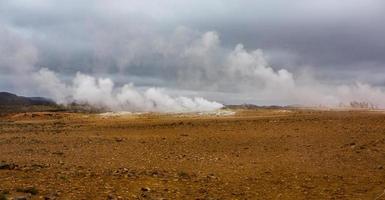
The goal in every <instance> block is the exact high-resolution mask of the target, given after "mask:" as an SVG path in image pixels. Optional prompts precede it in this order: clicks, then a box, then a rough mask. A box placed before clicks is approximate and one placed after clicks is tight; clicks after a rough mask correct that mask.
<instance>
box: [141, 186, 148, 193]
mask: <svg viewBox="0 0 385 200" xmlns="http://www.w3.org/2000/svg"><path fill="white" fill-rule="evenodd" d="M140 190H141V191H142V192H149V191H151V189H150V188H149V187H142V188H141V189H140Z"/></svg>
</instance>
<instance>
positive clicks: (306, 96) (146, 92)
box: [0, 0, 385, 112]
mask: <svg viewBox="0 0 385 200" xmlns="http://www.w3.org/2000/svg"><path fill="white" fill-rule="evenodd" d="M384 10H385V5H384V3H383V2H382V1H363V0H354V1H338V2H335V1H322V2H317V3H315V2H308V1H296V3H288V2H286V1H276V2H275V3H272V2H270V1H264V0H259V1H247V0H245V1H221V0H216V1H210V2H205V1H187V2H184V3H180V2H179V1H168V2H167V3H165V2H162V1H140V2H137V1H120V0H113V1H111V2H109V3H108V4H106V3H105V2H103V1H98V0H97V1H88V0H85V1H81V2H73V1H65V2H63V1H54V0H39V1H18V0H14V1H9V0H0V90H4V91H10V92H14V93H18V94H21V95H27V96H46V97H50V98H52V99H54V100H55V101H57V102H58V103H63V104H66V103H69V102H73V101H76V102H83V103H89V104H92V105H96V106H102V107H107V108H109V109H111V110H126V111H159V112H164V111H165V112H167V111H170V112H179V111H208V110H215V109H218V108H220V107H221V105H222V104H237V103H253V104H258V105H273V104H278V105H289V104H301V105H312V106H318V105H323V106H338V105H341V104H343V105H349V103H350V102H352V101H358V102H368V103H370V104H373V105H375V106H378V107H382V108H384V107H385V103H384V99H385V92H384V83H385V78H384V77H385V76H384V75H385V68H384V65H385V60H384V58H385V55H384V52H385V39H384V37H383V35H384V34H385V28H384V26H383V25H382V21H383V20H385V14H384V13H385V12H383V11H384Z"/></svg>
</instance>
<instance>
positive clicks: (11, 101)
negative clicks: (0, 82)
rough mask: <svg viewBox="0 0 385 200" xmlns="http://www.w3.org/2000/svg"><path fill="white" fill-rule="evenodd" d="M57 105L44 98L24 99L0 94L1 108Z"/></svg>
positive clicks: (9, 94) (4, 93) (8, 94)
mask: <svg viewBox="0 0 385 200" xmlns="http://www.w3.org/2000/svg"><path fill="white" fill-rule="evenodd" d="M33 105H55V102H54V101H52V100H50V99H47V98H43V97H23V96H17V95H15V94H12V93H8V92H0V106H33Z"/></svg>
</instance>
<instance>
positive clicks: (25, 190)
mask: <svg viewBox="0 0 385 200" xmlns="http://www.w3.org/2000/svg"><path fill="white" fill-rule="evenodd" d="M16 191H17V192H23V193H29V194H32V195H36V194H37V193H39V191H38V190H37V189H36V188H35V187H26V188H17V189H16Z"/></svg>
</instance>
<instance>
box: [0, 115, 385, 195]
mask: <svg viewBox="0 0 385 200" xmlns="http://www.w3.org/2000/svg"><path fill="white" fill-rule="evenodd" d="M384 168H385V114H384V113H381V112H367V111H338V112H337V111H310V110H276V109H275V110H274V109H272V110H268V109H267V110H248V111H247V110H246V111H245V110H244V111H238V112H237V113H236V114H235V115H232V116H215V115H213V116H207V115H184V116H182V115H156V114H145V115H131V116H123V117H119V116H115V117H111V116H108V117H107V116H100V115H95V114H92V115H87V114H73V113H20V114H12V115H7V116H3V117H1V119H0V199H23V198H24V199H376V198H377V199H385V195H383V196H381V194H383V192H384V189H385V169H384Z"/></svg>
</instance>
